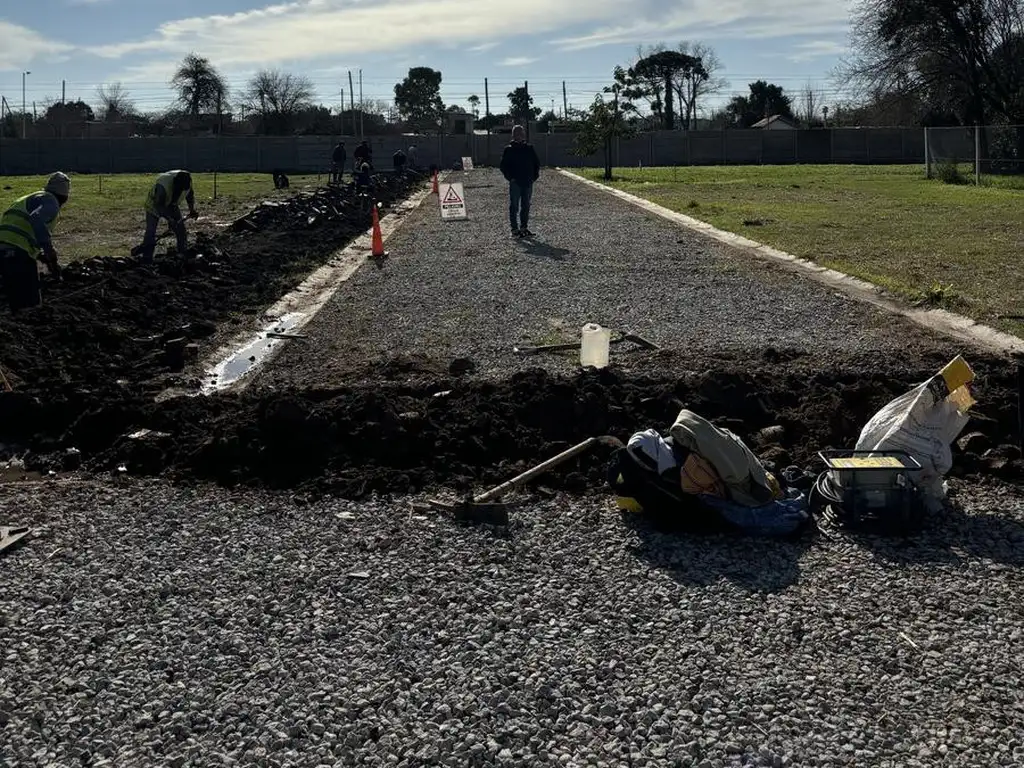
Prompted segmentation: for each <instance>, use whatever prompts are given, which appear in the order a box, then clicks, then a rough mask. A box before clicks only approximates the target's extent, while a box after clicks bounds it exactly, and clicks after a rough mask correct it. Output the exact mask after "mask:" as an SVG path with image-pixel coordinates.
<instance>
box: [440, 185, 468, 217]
mask: <svg viewBox="0 0 1024 768" xmlns="http://www.w3.org/2000/svg"><path fill="white" fill-rule="evenodd" d="M438 198H439V199H440V200H441V218H442V219H443V220H444V221H457V220H459V219H468V218H469V216H468V215H466V193H465V191H464V190H463V187H462V185H461V184H459V183H458V182H453V183H451V184H447V183H445V184H442V185H441V189H440V194H439V195H438Z"/></svg>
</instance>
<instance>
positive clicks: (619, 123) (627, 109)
mask: <svg viewBox="0 0 1024 768" xmlns="http://www.w3.org/2000/svg"><path fill="white" fill-rule="evenodd" d="M609 88H610V89H611V91H612V96H613V98H612V100H611V101H605V99H604V97H603V96H601V95H599V94H598V95H596V96H594V101H593V103H592V104H591V105H590V107H589V108H588V109H586V110H582V111H581V110H572V111H571V112H570V114H571V117H572V119H573V121H574V122H576V123H577V130H576V142H575V152H576V154H578V155H592V154H594V153H595V152H603V153H604V178H605V180H607V181H610V180H611V178H612V148H613V146H614V142H615V139H616V138H629V137H630V136H633V135H634V134H635V132H636V129H635V127H634V126H633V125H632V124H631V123H630V122H629V121H628V120H627V119H626V117H625V115H626V114H627V113H633V112H635V111H636V108H635V106H634V105H633V104H632V103H631V102H629V101H628V100H623V99H622V98H621V96H622V94H621V89H620V87H619V86H618V85H617V84H613V85H611V86H609Z"/></svg>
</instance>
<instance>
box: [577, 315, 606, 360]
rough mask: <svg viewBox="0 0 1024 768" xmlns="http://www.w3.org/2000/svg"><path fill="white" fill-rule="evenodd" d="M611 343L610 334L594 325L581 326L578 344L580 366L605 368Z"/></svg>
mask: <svg viewBox="0 0 1024 768" xmlns="http://www.w3.org/2000/svg"><path fill="white" fill-rule="evenodd" d="M611 341H612V332H611V331H609V330H608V329H607V328H602V327H601V326H600V325H597V324H596V323H587V324H586V325H584V326H583V333H582V341H581V342H580V365H582V366H583V367H584V368H587V367H589V366H593V367H594V368H606V367H607V366H608V348H609V344H611Z"/></svg>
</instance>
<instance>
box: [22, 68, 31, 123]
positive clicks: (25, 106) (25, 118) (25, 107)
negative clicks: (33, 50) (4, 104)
mask: <svg viewBox="0 0 1024 768" xmlns="http://www.w3.org/2000/svg"><path fill="white" fill-rule="evenodd" d="M31 74H32V73H31V72H29V71H28V70H25V71H23V72H22V73H21V138H23V139H24V138H27V137H28V102H27V101H26V100H25V79H26V78H27V77H28V76H29V75H31Z"/></svg>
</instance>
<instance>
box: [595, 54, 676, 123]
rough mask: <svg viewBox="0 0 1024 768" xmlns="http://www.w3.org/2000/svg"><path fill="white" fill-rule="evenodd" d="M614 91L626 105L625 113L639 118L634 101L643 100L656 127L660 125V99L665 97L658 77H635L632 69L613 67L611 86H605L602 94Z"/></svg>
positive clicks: (662, 109) (662, 111)
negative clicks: (630, 113) (629, 112)
mask: <svg viewBox="0 0 1024 768" xmlns="http://www.w3.org/2000/svg"><path fill="white" fill-rule="evenodd" d="M616 90H617V92H618V93H619V94H620V95H621V96H622V98H623V99H624V101H623V102H622V103H623V104H625V105H628V109H627V111H632V112H634V113H635V115H636V116H637V117H639V115H640V111H639V108H638V107H637V106H636V101H635V100H637V99H644V100H645V101H646V102H647V106H648V108H649V109H650V112H651V116H652V117H653V118H654V121H655V123H656V125H660V124H661V123H662V121H663V120H664V102H663V101H662V98H663V97H664V95H665V84H664V81H663V80H662V79H661V77H660V76H658V77H654V78H645V77H643V76H639V75H637V73H636V71H635V70H634V69H633V68H632V67H630V68H629V69H623V68H622V67H615V69H614V71H613V72H612V85H610V86H606V87H605V89H604V92H605V93H615V92H616Z"/></svg>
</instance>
